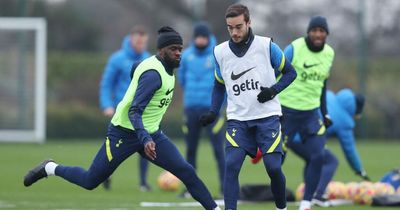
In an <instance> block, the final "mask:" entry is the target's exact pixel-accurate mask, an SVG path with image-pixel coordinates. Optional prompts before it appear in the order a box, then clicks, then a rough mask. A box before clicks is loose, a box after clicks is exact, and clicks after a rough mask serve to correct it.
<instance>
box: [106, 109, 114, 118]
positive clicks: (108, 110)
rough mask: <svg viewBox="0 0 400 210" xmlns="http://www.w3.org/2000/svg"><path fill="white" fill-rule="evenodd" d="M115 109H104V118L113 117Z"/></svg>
mask: <svg viewBox="0 0 400 210" xmlns="http://www.w3.org/2000/svg"><path fill="white" fill-rule="evenodd" d="M114 112H115V109H114V108H112V107H108V108H105V109H104V110H103V114H104V116H106V117H112V116H113V115H114Z"/></svg>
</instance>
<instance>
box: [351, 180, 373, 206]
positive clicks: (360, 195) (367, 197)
mask: <svg viewBox="0 0 400 210" xmlns="http://www.w3.org/2000/svg"><path fill="white" fill-rule="evenodd" d="M374 195H375V188H374V184H373V183H372V182H361V183H360V184H359V186H358V187H357V190H356V193H355V195H354V197H353V201H354V202H356V203H358V204H361V205H369V204H371V203H372V197H373V196H374Z"/></svg>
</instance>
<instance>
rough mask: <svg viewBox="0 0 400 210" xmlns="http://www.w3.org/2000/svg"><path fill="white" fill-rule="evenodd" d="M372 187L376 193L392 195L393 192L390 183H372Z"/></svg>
mask: <svg viewBox="0 0 400 210" xmlns="http://www.w3.org/2000/svg"><path fill="white" fill-rule="evenodd" d="M374 188H375V191H376V194H377V195H392V194H394V193H395V190H394V188H393V186H392V185H391V184H388V183H383V182H377V183H375V184H374Z"/></svg>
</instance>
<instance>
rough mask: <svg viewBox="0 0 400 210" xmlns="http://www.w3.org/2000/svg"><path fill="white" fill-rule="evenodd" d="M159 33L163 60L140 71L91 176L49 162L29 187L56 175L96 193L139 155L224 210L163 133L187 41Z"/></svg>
mask: <svg viewBox="0 0 400 210" xmlns="http://www.w3.org/2000/svg"><path fill="white" fill-rule="evenodd" d="M158 33H159V35H158V40H157V49H158V52H157V55H155V56H152V57H150V58H147V59H145V60H144V61H143V62H141V63H140V64H139V66H138V67H137V68H136V69H135V72H134V75H133V79H132V82H131V83H130V85H129V88H128V90H127V92H126V94H125V96H124V98H123V99H122V101H121V102H120V103H119V104H118V106H117V110H116V113H115V114H114V116H113V118H112V120H111V124H110V126H109V129H108V133H107V137H106V140H105V142H104V144H103V146H102V147H101V148H100V150H99V152H98V153H97V155H96V157H95V159H94V160H93V162H92V165H91V166H90V168H89V170H88V171H86V170H85V169H83V168H81V167H70V166H64V165H61V164H60V165H59V164H57V163H55V162H54V161H53V160H46V161H44V162H43V163H42V164H40V165H39V166H37V167H36V168H34V169H32V170H31V171H29V172H28V174H27V175H26V176H25V179H24V185H25V186H30V185H32V184H33V183H35V182H36V181H38V180H39V179H42V178H44V177H47V176H51V175H56V176H59V177H62V178H63V179H65V180H67V181H69V182H71V183H74V184H77V185H79V186H81V187H83V188H85V189H88V190H92V189H94V188H96V187H97V186H98V185H99V184H100V183H101V182H103V181H104V180H105V179H106V178H107V177H109V176H110V175H111V174H112V173H113V172H114V170H115V169H116V168H117V167H118V166H119V165H120V164H121V163H122V162H123V161H124V160H125V159H127V158H128V157H129V156H131V155H132V154H133V153H135V152H138V153H140V154H142V155H143V156H144V154H145V155H146V157H147V158H148V159H149V160H150V161H151V162H153V163H154V164H156V165H158V166H160V167H161V168H164V169H165V170H168V171H170V172H171V173H172V174H174V175H175V176H177V177H178V178H179V179H180V180H181V181H182V182H183V183H184V184H185V185H186V188H187V189H188V191H189V192H190V193H191V195H192V197H193V198H194V199H196V200H197V201H198V202H200V203H201V205H202V206H203V207H204V208H205V209H210V210H211V209H220V208H219V207H218V206H217V204H216V203H215V202H214V200H213V199H212V197H211V194H210V192H209V191H208V190H207V188H206V186H205V185H204V183H203V182H202V181H201V180H200V179H199V177H198V176H197V174H196V172H195V170H194V169H193V167H192V166H191V165H190V164H189V163H187V162H186V161H185V160H184V158H183V157H182V155H181V154H180V153H179V151H178V149H177V148H176V147H175V145H174V144H173V143H172V142H171V140H170V139H169V138H168V137H167V136H166V135H165V134H164V133H163V132H162V131H161V130H160V129H159V125H160V122H161V120H162V117H163V116H164V114H165V112H166V111H167V108H168V106H169V104H170V103H171V100H172V95H173V92H174V85H175V76H174V72H173V69H174V68H176V67H178V66H179V63H180V59H181V52H182V38H181V36H180V35H179V34H178V32H176V31H175V30H173V29H172V28H170V27H162V28H161V29H160V30H159V31H158Z"/></svg>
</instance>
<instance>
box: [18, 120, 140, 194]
mask: <svg viewBox="0 0 400 210" xmlns="http://www.w3.org/2000/svg"><path fill="white" fill-rule="evenodd" d="M140 148H143V145H141V144H140V143H139V141H137V140H136V134H134V133H128V132H126V131H123V130H121V129H119V128H116V127H113V126H110V127H109V131H108V134H107V138H106V141H105V142H104V143H103V145H102V146H101V148H100V150H99V151H98V153H97V155H96V157H95V158H94V160H93V162H92V164H91V166H90V168H89V170H85V169H84V168H81V167H71V166H64V165H61V164H60V165H57V164H56V163H54V162H49V163H47V164H46V165H43V168H41V169H40V171H44V173H45V176H49V175H56V176H59V177H62V178H63V179H65V180H67V181H69V182H71V183H74V184H77V185H79V186H81V187H83V188H85V189H88V190H92V189H94V188H96V187H97V186H98V185H99V184H100V183H102V182H103V181H104V180H105V179H107V178H108V177H109V176H110V175H111V174H112V173H113V172H114V170H115V169H116V168H117V167H118V166H119V165H120V164H121V163H122V162H123V161H124V160H125V159H126V158H128V157H129V156H130V155H132V154H133V153H134V152H136V151H137V150H138V149H140ZM35 169H37V168H35ZM35 169H34V170H35ZM34 170H32V171H34ZM45 176H44V177H45ZM30 177H35V176H33V175H32V174H31V173H28V175H27V176H26V177H25V182H26V181H27V180H30ZM35 178H37V177H35ZM40 178H43V177H40ZM40 178H39V179H40ZM37 180H38V179H36V180H33V181H29V182H30V184H33V183H34V182H36V181H37Z"/></svg>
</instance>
